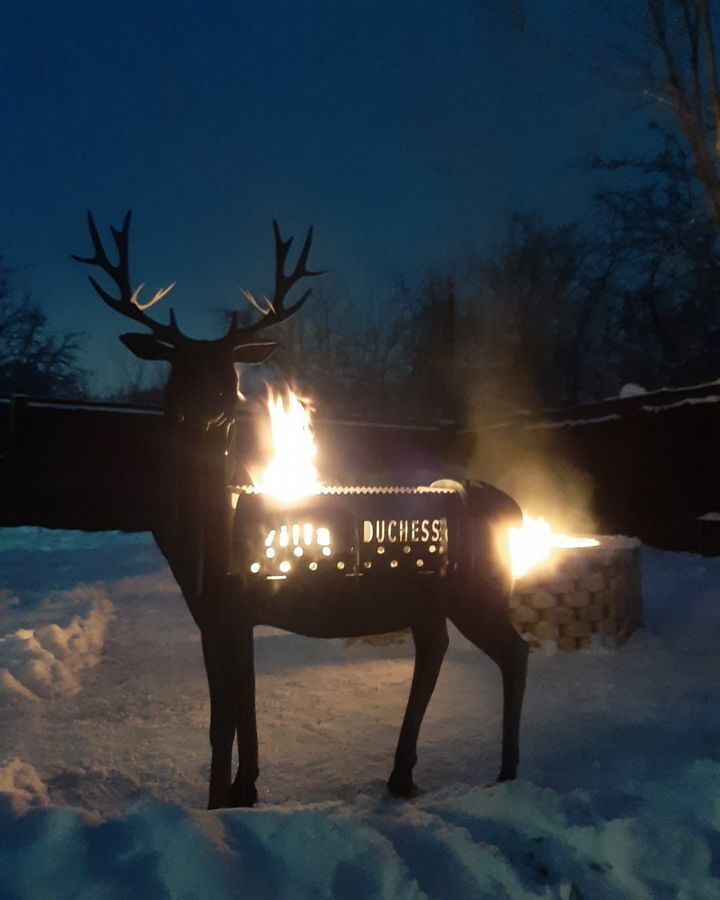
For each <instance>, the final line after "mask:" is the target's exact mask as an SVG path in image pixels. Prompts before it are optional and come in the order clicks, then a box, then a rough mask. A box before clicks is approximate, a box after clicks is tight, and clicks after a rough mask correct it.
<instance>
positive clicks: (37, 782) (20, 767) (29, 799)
mask: <svg viewBox="0 0 720 900" xmlns="http://www.w3.org/2000/svg"><path fill="white" fill-rule="evenodd" d="M0 797H2V798H3V799H4V800H5V801H6V802H7V804H8V805H9V807H10V809H11V810H12V811H13V812H15V813H24V812H26V811H27V810H28V809H30V808H31V807H33V806H47V803H48V790H47V787H46V785H45V783H44V782H43V780H42V778H41V777H40V776H39V775H38V773H37V770H36V769H35V768H33V766H31V765H29V764H28V763H26V762H23V761H22V760H21V759H18V758H17V757H13V759H11V760H10V761H9V762H8V763H6V764H5V765H0Z"/></svg>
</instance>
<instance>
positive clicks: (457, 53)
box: [0, 0, 643, 386]
mask: <svg viewBox="0 0 720 900" xmlns="http://www.w3.org/2000/svg"><path fill="white" fill-rule="evenodd" d="M515 6H516V3H515V0H512V2H511V0H506V2H502V3H501V2H497V3H493V2H487V3H486V2H482V0H481V2H474V0H467V2H460V0H457V2H456V0H435V2H422V0H386V2H381V0H346V2H339V0H338V2H320V0H317V2H309V0H308V2H305V0H294V2H273V0H267V2H240V0H237V2H230V0H213V2H207V0H205V2H199V0H173V2H166V0H144V2H136V0H122V2H121V0H104V2H96V0H87V2H78V0H59V2H46V0H23V2H22V3H16V2H11V0H2V2H1V3H0V10H1V16H2V22H1V23H0V34H1V35H2V36H1V37H0V92H1V94H0V96H1V97H2V111H3V116H2V121H3V137H2V142H1V143H0V165H1V169H0V202H2V210H3V213H4V215H3V216H2V220H1V221H0V249H1V250H2V251H3V252H4V254H5V256H6V260H7V262H8V263H9V264H11V265H13V266H14V267H16V268H18V269H20V281H21V283H22V285H23V286H24V287H25V288H27V289H29V290H30V291H31V292H32V293H33V295H34V296H35V297H37V298H38V299H39V300H41V301H42V302H43V304H44V305H45V306H46V308H47V311H48V313H49V315H50V317H51V322H52V324H53V325H54V326H57V327H61V328H72V329H77V330H82V331H84V332H86V333H87V334H88V335H89V336H90V337H91V340H89V341H88V346H89V354H88V356H87V362H88V365H90V366H91V368H92V369H93V370H94V371H95V373H96V378H97V381H96V385H97V386H104V385H107V384H108V383H111V382H112V381H113V379H115V378H117V377H118V375H119V372H120V370H121V369H122V367H123V366H124V365H127V363H128V362H129V355H128V353H127V351H126V350H125V349H124V348H123V347H122V346H121V345H120V344H119V342H117V340H116V335H117V334H118V333H120V332H121V331H122V330H126V325H125V324H124V323H123V321H122V320H121V319H119V318H118V317H117V316H113V314H112V313H111V312H110V311H109V310H108V309H107V308H106V307H105V306H104V305H103V304H102V303H101V301H100V300H99V298H96V296H95V295H94V293H93V292H92V290H91V289H90V287H89V285H88V284H87V281H86V280H85V273H84V272H83V270H82V267H81V266H79V265H78V264H77V263H73V262H72V261H71V260H70V259H69V256H68V254H69V253H71V252H76V253H83V252H85V251H86V250H87V249H88V238H87V233H86V230H85V219H84V211H85V210H86V209H87V208H88V207H92V209H93V210H94V211H95V213H96V217H97V220H98V222H103V223H107V222H109V221H113V222H115V223H119V221H120V219H121V217H122V214H123V213H124V211H125V209H126V208H128V207H132V209H133V211H134V240H133V245H132V254H131V257H132V263H133V265H132V271H133V278H134V280H135V281H136V282H140V281H146V282H147V283H148V289H150V290H154V289H155V288H156V287H160V286H162V285H165V284H167V283H168V282H171V281H177V282H178V286H177V287H176V289H175V291H174V292H173V295H172V304H173V306H174V307H175V309H176V310H177V312H178V316H179V319H180V322H181V325H183V327H184V328H185V330H187V331H188V332H193V331H194V332H195V334H196V335H197V336H210V335H212V334H213V333H215V332H216V330H217V328H218V322H217V317H216V313H215V310H217V309H218V308H220V307H223V306H228V305H232V304H233V303H234V302H238V303H240V302H241V299H240V295H239V290H238V284H242V285H243V286H247V287H251V288H255V289H262V288H268V287H269V286H270V284H269V282H270V278H271V273H272V232H271V227H270V222H271V219H272V218H273V217H277V218H278V219H279V221H280V222H281V224H282V225H283V227H284V229H285V230H286V231H294V232H296V233H298V232H301V231H302V230H303V229H304V227H305V225H306V224H307V223H309V222H313V223H314V224H315V227H316V239H315V252H314V259H315V261H316V262H317V264H318V265H320V264H321V265H322V266H323V267H325V268H328V269H330V270H331V271H332V275H331V276H330V280H328V282H327V288H328V290H332V291H335V292H337V293H338V294H339V295H341V296H343V297H345V298H347V299H349V300H350V301H351V302H352V303H353V304H354V305H356V306H357V307H358V308H359V309H363V308H365V307H368V306H371V305H372V304H373V303H375V302H378V300H379V299H380V298H382V297H383V295H384V293H385V291H386V288H387V285H388V283H389V281H390V279H391V278H392V277H393V276H394V275H396V274H397V273H400V272H408V271H410V272H422V271H423V270H425V269H427V268H431V267H443V266H446V265H448V264H454V263H456V262H458V261H460V260H462V259H464V258H466V257H467V255H468V254H472V253H473V252H474V251H477V249H478V248H481V247H482V246H485V245H487V243H488V242H490V241H492V240H494V239H495V238H497V237H498V236H499V235H500V234H502V232H503V229H504V222H505V219H506V216H507V214H508V213H509V212H511V211H513V210H533V209H534V210H539V211H542V212H543V213H544V214H545V215H546V216H547V217H548V218H550V219H555V220H558V219H564V218H568V217H574V216H577V215H580V214H582V213H583V212H584V211H585V210H586V209H587V207H588V201H589V197H590V196H591V193H592V181H591V179H590V178H589V176H588V175H587V173H586V172H584V171H583V170H582V165H583V164H584V163H585V162H586V161H587V160H588V159H589V157H591V156H592V155H594V154H595V153H597V152H601V151H612V150H614V149H618V148H621V147H624V146H627V145H630V146H632V145H633V143H638V142H641V141H642V140H643V137H642V134H643V132H642V130H641V124H640V123H639V121H638V120H637V117H635V116H634V115H633V113H632V112H631V110H632V107H633V105H634V104H635V103H637V101H638V98H639V90H638V89H637V87H636V86H635V85H629V86H628V89H627V90H622V89H619V88H618V87H613V86H612V83H611V79H610V78H608V77H603V75H602V70H603V69H605V70H606V72H610V73H611V72H612V71H613V69H614V68H616V67H617V60H615V59H613V51H612V49H611V46H612V44H613V43H614V42H615V41H616V40H617V39H618V37H619V36H620V37H621V34H620V32H621V30H622V22H623V15H622V10H623V8H624V7H625V4H624V2H623V0H618V2H617V3H610V4H604V3H598V2H592V0H572V2H570V0H567V2H560V0H546V2H526V3H525V8H526V29H525V31H524V32H518V31H517V30H514V29H513V27H512V22H513V17H512V9H513V8H514V7H515ZM598 69H599V70H600V71H598ZM166 302H167V301H166ZM242 302H244V301H242Z"/></svg>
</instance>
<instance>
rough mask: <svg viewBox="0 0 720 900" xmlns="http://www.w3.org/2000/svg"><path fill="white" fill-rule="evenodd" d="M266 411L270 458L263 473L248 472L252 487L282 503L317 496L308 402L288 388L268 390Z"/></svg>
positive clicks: (317, 482)
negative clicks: (282, 390)
mask: <svg viewBox="0 0 720 900" xmlns="http://www.w3.org/2000/svg"><path fill="white" fill-rule="evenodd" d="M267 408H268V413H269V416H270V428H269V431H268V433H267V434H266V435H265V438H266V444H269V445H270V448H271V450H270V455H271V459H270V462H269V463H268V465H267V466H266V467H265V468H264V469H262V471H251V473H250V474H251V476H252V479H253V484H254V485H255V487H256V488H257V489H258V490H259V491H262V492H263V493H264V494H269V495H270V496H272V497H277V498H278V499H279V500H282V501H283V502H284V503H292V502H294V501H296V500H299V499H301V498H302V497H306V496H308V495H309V494H317V493H318V491H319V490H320V488H321V487H322V485H321V484H320V482H319V480H318V472H317V468H316V466H315V456H316V454H317V449H316V447H315V439H314V438H313V433H312V427H311V425H310V410H309V407H308V405H307V403H305V402H303V401H302V400H301V399H300V398H299V397H298V396H297V394H295V393H294V392H293V391H292V390H290V389H289V388H288V389H287V392H286V393H285V394H280V393H278V394H276V393H275V392H274V391H273V390H272V388H268V405H267ZM304 536H305V543H310V542H309V541H308V539H307V526H305V535H304ZM294 537H295V536H294V535H293V538H294ZM283 546H286V545H283Z"/></svg>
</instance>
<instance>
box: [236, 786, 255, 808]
mask: <svg viewBox="0 0 720 900" xmlns="http://www.w3.org/2000/svg"><path fill="white" fill-rule="evenodd" d="M257 799H258V795H257V788H256V787H255V785H254V784H251V785H247V786H243V785H237V786H236V785H233V789H232V806H233V807H236V808H237V807H246V808H249V807H253V806H255V804H256V803H257Z"/></svg>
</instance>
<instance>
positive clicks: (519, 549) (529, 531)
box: [510, 513, 599, 578]
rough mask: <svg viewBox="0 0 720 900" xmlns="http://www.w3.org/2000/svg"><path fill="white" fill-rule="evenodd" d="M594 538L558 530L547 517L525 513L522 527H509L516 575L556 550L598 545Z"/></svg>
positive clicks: (535, 564) (527, 570)
mask: <svg viewBox="0 0 720 900" xmlns="http://www.w3.org/2000/svg"><path fill="white" fill-rule="evenodd" d="M598 544H599V541H596V540H595V539H594V538H581V537H572V536H570V535H566V534H556V533H555V532H554V531H553V530H552V528H551V527H550V525H548V523H547V522H546V521H545V519H541V518H537V519H536V518H534V517H533V516H529V515H527V514H526V513H523V524H522V528H511V529H510V562H511V566H512V572H513V575H514V577H515V578H521V577H522V576H523V575H525V574H527V573H528V572H529V571H530V570H531V569H534V568H535V566H537V565H539V564H540V563H542V562H546V561H547V560H549V559H550V556H551V555H552V552H553V550H556V549H571V548H574V547H597V546H598Z"/></svg>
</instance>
